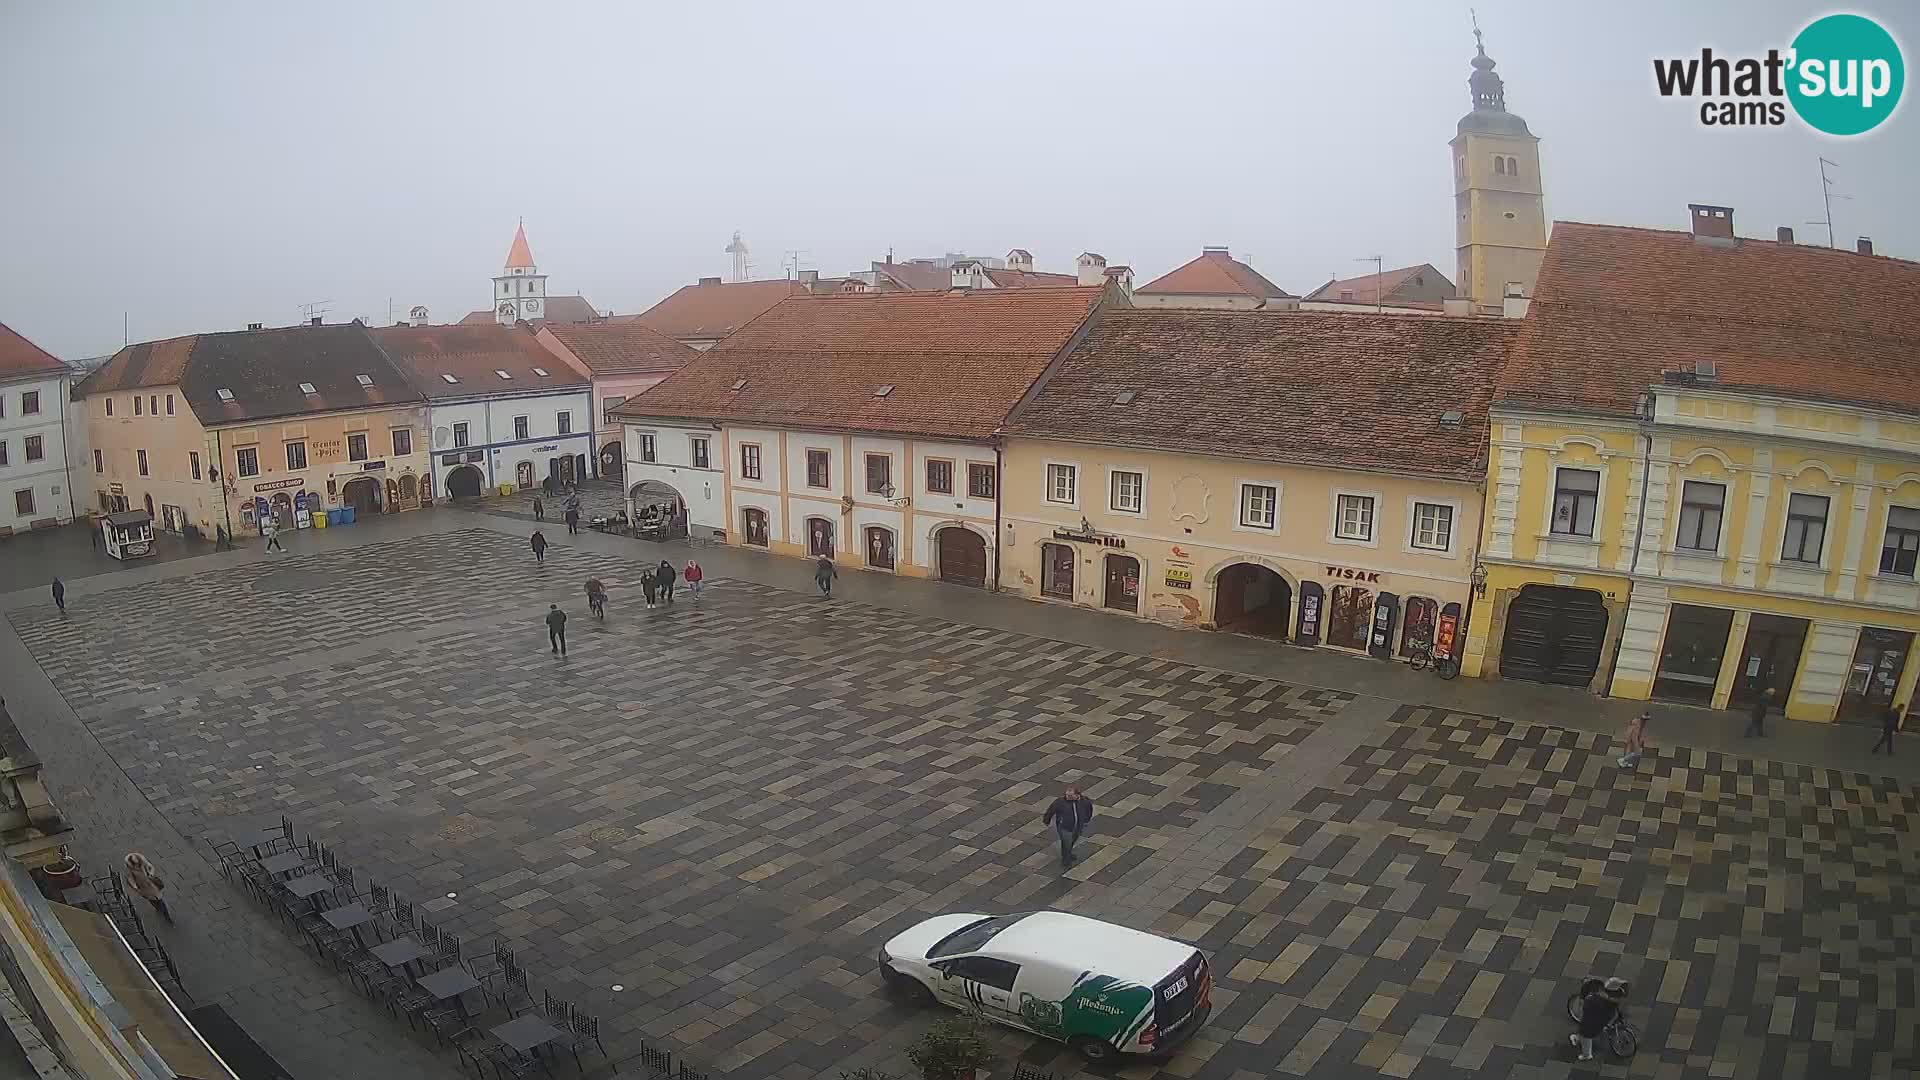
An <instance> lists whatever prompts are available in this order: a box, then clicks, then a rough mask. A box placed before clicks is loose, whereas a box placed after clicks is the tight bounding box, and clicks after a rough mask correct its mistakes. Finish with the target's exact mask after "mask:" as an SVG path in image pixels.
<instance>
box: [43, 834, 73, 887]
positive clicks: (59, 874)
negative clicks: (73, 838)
mask: <svg viewBox="0 0 1920 1080" xmlns="http://www.w3.org/2000/svg"><path fill="white" fill-rule="evenodd" d="M42 872H43V873H45V874H46V875H47V884H49V885H51V886H53V887H54V888H56V889H62V890H64V889H72V888H77V887H79V885H80V882H81V878H80V864H79V863H77V862H75V861H74V859H73V856H71V855H69V854H67V847H66V845H65V844H62V845H60V857H59V858H57V859H55V860H53V861H52V862H50V863H48V864H47V865H46V868H45V870H43V871H42Z"/></svg>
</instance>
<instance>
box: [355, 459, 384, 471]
mask: <svg viewBox="0 0 1920 1080" xmlns="http://www.w3.org/2000/svg"><path fill="white" fill-rule="evenodd" d="M386 467H387V463H386V462H384V461H369V462H367V463H366V464H364V465H362V466H360V471H361V472H378V471H379V470H381V469H384V468H386Z"/></svg>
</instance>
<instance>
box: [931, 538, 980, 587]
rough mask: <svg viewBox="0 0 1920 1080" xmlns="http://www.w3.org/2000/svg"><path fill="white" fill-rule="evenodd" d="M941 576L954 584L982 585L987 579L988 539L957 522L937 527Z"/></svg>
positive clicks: (942, 579)
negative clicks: (960, 525) (956, 523)
mask: <svg viewBox="0 0 1920 1080" xmlns="http://www.w3.org/2000/svg"><path fill="white" fill-rule="evenodd" d="M939 540H940V580H941V581H951V582H953V583H954V584H956V585H971V586H973V587H974V588H976V589H977V588H981V587H984V586H985V585H986V583H987V542H986V541H985V540H983V539H981V538H980V534H979V533H976V532H974V531H973V530H971V529H963V528H960V527H959V526H954V527H952V528H946V529H941V530H940V537H939Z"/></svg>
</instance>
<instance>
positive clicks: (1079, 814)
mask: <svg viewBox="0 0 1920 1080" xmlns="http://www.w3.org/2000/svg"><path fill="white" fill-rule="evenodd" d="M1092 820H1093V800H1092V799H1089V798H1087V797H1086V795H1085V794H1084V793H1082V792H1081V790H1080V785H1078V784H1068V785H1067V790H1066V793H1065V794H1063V795H1061V796H1060V797H1059V798H1057V799H1055V800H1053V805H1051V806H1049V807H1047V812H1046V813H1045V814H1044V815H1042V816H1041V818H1040V824H1042V825H1048V824H1051V825H1052V826H1053V829H1054V831H1055V832H1056V833H1058V834H1059V835H1060V865H1061V866H1072V865H1073V845H1074V844H1076V843H1078V842H1079V840H1080V834H1081V833H1084V832H1086V831H1087V824H1088V823H1089V822H1091V821H1092Z"/></svg>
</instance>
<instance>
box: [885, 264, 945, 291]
mask: <svg viewBox="0 0 1920 1080" xmlns="http://www.w3.org/2000/svg"><path fill="white" fill-rule="evenodd" d="M873 268H874V270H875V271H876V272H878V274H879V275H880V276H881V277H883V278H886V279H887V280H889V281H891V282H892V283H893V284H894V287H896V288H900V289H908V290H912V291H915V292H939V291H940V290H942V289H951V288H953V271H952V270H951V269H948V268H947V267H944V266H935V265H934V264H933V263H931V262H904V263H874V264H873Z"/></svg>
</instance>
